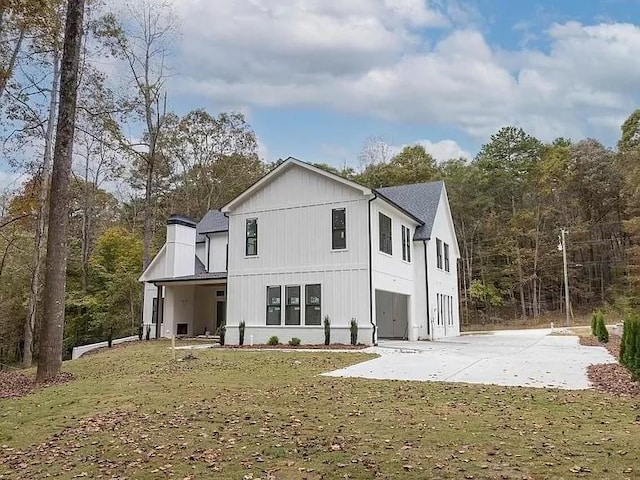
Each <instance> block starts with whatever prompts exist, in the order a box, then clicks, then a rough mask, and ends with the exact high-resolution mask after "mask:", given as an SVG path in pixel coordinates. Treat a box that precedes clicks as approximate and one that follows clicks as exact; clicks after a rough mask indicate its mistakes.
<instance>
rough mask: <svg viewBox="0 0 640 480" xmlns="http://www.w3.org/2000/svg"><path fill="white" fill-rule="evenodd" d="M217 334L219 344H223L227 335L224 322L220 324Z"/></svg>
mask: <svg viewBox="0 0 640 480" xmlns="http://www.w3.org/2000/svg"><path fill="white" fill-rule="evenodd" d="M218 335H219V336H220V345H224V341H225V337H226V335H227V326H226V325H225V324H224V323H223V324H222V325H220V328H219V329H218Z"/></svg>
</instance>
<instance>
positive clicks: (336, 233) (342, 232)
mask: <svg viewBox="0 0 640 480" xmlns="http://www.w3.org/2000/svg"><path fill="white" fill-rule="evenodd" d="M331 235H332V237H331V248H332V249H333V250H344V249H345V248H347V212H346V210H345V209H344V208H334V209H333V210H332V211H331Z"/></svg>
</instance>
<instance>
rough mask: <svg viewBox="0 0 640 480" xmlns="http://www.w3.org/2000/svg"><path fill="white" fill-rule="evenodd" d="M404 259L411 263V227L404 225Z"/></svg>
mask: <svg viewBox="0 0 640 480" xmlns="http://www.w3.org/2000/svg"><path fill="white" fill-rule="evenodd" d="M402 260H404V261H405V262H409V263H411V229H410V228H409V227H406V226H404V225H402Z"/></svg>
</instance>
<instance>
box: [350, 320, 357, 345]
mask: <svg viewBox="0 0 640 480" xmlns="http://www.w3.org/2000/svg"><path fill="white" fill-rule="evenodd" d="M349 331H350V332H351V345H357V344H358V321H357V320H356V319H355V318H352V319H351V324H350V325H349Z"/></svg>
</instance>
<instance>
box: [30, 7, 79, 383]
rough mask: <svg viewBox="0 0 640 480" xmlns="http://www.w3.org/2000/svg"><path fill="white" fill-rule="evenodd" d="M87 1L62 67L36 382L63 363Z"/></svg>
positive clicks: (75, 14)
mask: <svg viewBox="0 0 640 480" xmlns="http://www.w3.org/2000/svg"><path fill="white" fill-rule="evenodd" d="M83 18H84V0H68V3H67V20H66V25H65V38H64V49H63V54H62V66H61V70H60V107H59V109H58V125H57V130H56V143H55V149H54V156H53V172H52V176H51V193H50V202H49V220H50V224H49V225H50V227H49V232H48V237H47V251H48V252H49V254H48V255H47V264H46V265H47V269H46V275H45V287H44V304H43V307H44V316H43V320H42V325H41V334H40V349H39V361H38V370H37V373H36V381H37V382H39V383H42V382H46V381H47V380H49V379H51V378H53V377H55V376H56V375H57V374H58V373H59V371H60V367H61V366H62V339H63V333H64V306H65V292H66V273H67V252H68V246H67V231H68V227H69V210H68V209H69V198H70V174H71V163H72V159H73V138H74V131H75V117H76V103H77V94H78V70H79V64H80V49H81V46H82V45H81V44H82V33H83Z"/></svg>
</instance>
